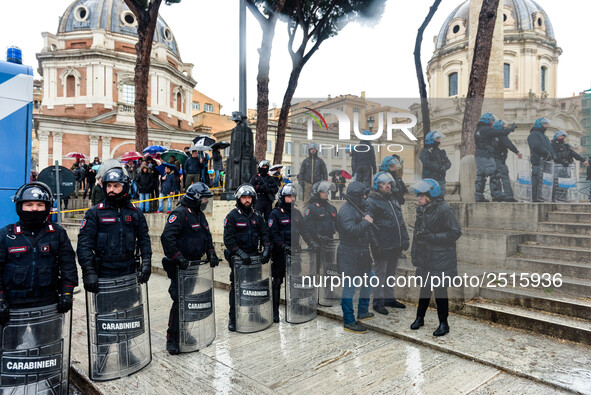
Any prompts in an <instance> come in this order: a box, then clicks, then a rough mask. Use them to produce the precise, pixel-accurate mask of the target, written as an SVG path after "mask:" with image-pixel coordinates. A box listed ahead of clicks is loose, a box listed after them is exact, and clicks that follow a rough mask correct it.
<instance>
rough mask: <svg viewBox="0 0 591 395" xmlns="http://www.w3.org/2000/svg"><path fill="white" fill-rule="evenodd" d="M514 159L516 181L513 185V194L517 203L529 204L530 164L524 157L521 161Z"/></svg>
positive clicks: (530, 197) (527, 158) (530, 198)
mask: <svg viewBox="0 0 591 395" xmlns="http://www.w3.org/2000/svg"><path fill="white" fill-rule="evenodd" d="M515 158H516V159H517V162H516V166H515V169H516V170H517V171H516V172H515V173H516V174H517V179H516V180H514V183H513V194H514V195H515V198H516V199H517V200H519V201H522V202H531V200H532V196H531V194H532V192H531V164H530V162H529V157H525V156H524V157H523V158H522V159H518V158H517V157H515Z"/></svg>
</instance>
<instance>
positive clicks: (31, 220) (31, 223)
mask: <svg viewBox="0 0 591 395" xmlns="http://www.w3.org/2000/svg"><path fill="white" fill-rule="evenodd" d="M16 213H17V214H18V217H19V220H20V223H21V225H22V226H23V228H25V229H26V230H30V231H33V232H36V231H39V230H41V229H42V228H43V227H44V226H45V222H46V221H47V216H48V215H49V204H47V203H45V210H42V211H24V210H23V209H22V203H19V204H18V205H17V209H16Z"/></svg>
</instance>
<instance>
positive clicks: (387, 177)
mask: <svg viewBox="0 0 591 395" xmlns="http://www.w3.org/2000/svg"><path fill="white" fill-rule="evenodd" d="M381 183H387V184H390V185H391V186H392V189H393V188H394V184H395V181H394V177H392V174H390V172H387V171H380V172H378V173H377V174H376V175H375V176H374V178H373V189H374V190H376V191H379V190H380V184H381Z"/></svg>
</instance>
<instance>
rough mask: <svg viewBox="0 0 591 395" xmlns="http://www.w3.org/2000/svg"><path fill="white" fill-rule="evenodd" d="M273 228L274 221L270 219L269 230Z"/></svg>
mask: <svg viewBox="0 0 591 395" xmlns="http://www.w3.org/2000/svg"><path fill="white" fill-rule="evenodd" d="M271 226H273V220H272V219H270V220H269V228H270V227H271Z"/></svg>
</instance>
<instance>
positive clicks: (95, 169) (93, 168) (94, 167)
mask: <svg viewBox="0 0 591 395" xmlns="http://www.w3.org/2000/svg"><path fill="white" fill-rule="evenodd" d="M99 167H101V165H94V166H92V170H94V171H98V169H99Z"/></svg>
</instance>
